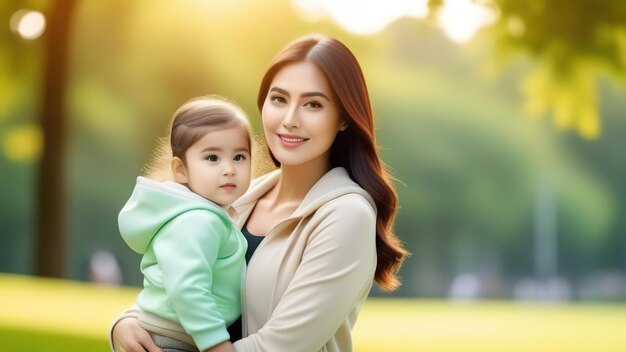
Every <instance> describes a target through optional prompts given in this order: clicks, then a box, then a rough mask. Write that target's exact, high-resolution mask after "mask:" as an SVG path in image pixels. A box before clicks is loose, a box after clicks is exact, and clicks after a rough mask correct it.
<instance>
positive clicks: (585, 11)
mask: <svg viewBox="0 0 626 352" xmlns="http://www.w3.org/2000/svg"><path fill="white" fill-rule="evenodd" d="M492 1H493V2H489V1H488V2H487V3H486V4H487V5H489V4H491V5H494V4H495V5H496V6H493V7H494V8H495V9H496V12H498V13H499V16H498V19H497V21H496V22H495V23H494V24H493V25H492V26H489V27H487V28H486V30H485V32H486V34H487V35H488V36H490V37H491V41H492V42H493V45H494V46H495V48H496V49H497V55H498V56H497V57H496V60H497V61H498V63H499V64H504V63H507V62H509V61H510V60H511V59H512V58H515V57H519V56H520V55H519V54H522V56H526V57H529V58H530V59H531V60H532V61H533V68H532V70H531V72H530V73H529V74H528V76H527V77H526V79H525V80H524V82H523V90H524V93H525V94H526V97H527V109H528V111H529V112H530V113H531V114H532V115H534V116H541V115H544V114H545V113H547V112H551V113H552V115H553V116H554V119H555V122H556V125H557V126H558V127H560V128H570V127H574V128H575V129H576V130H578V132H579V133H580V134H581V135H582V136H583V137H585V138H589V139H593V138H596V137H598V135H599V134H600V118H599V115H600V113H599V110H598V109H599V108H598V106H599V103H598V94H597V85H596V81H597V78H598V76H599V74H601V73H608V74H610V76H611V77H612V78H614V79H617V80H621V81H625V80H626V1H623V0H597V1H585V0H582V1H568V0H530V1H517V0H492ZM444 3H445V2H444V1H442V0H430V2H429V4H430V6H431V9H433V10H434V11H432V16H436V14H437V12H438V11H439V10H441V8H442V6H445V4H444ZM479 3H480V2H479Z"/></svg>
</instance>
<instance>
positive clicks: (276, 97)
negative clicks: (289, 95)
mask: <svg viewBox="0 0 626 352" xmlns="http://www.w3.org/2000/svg"><path fill="white" fill-rule="evenodd" d="M270 100H271V101H273V102H276V103H281V104H285V103H286V102H287V99H285V97H282V96H280V95H273V96H271V97H270Z"/></svg>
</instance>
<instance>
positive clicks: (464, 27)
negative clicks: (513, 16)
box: [438, 0, 497, 43]
mask: <svg viewBox="0 0 626 352" xmlns="http://www.w3.org/2000/svg"><path fill="white" fill-rule="evenodd" d="M438 19H439V23H440V25H441V27H442V28H443V31H444V32H445V33H446V35H447V36H448V38H450V40H452V41H454V42H457V43H465V42H468V41H469V40H470V39H472V37H473V36H474V34H476V32H477V31H478V30H479V29H480V28H481V27H484V26H488V25H490V24H492V23H493V22H495V20H496V19H497V12H496V11H495V9H494V8H493V7H492V6H486V5H485V4H479V3H478V2H476V1H472V0H445V2H444V5H443V8H442V9H441V10H440V12H439V16H438Z"/></svg>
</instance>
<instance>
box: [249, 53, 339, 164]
mask: <svg viewBox="0 0 626 352" xmlns="http://www.w3.org/2000/svg"><path fill="white" fill-rule="evenodd" d="M261 115H262V119H263V130H264V132H265V137H266V139H267V144H268V146H269V148H270V150H271V151H272V154H274V157H275V158H276V159H277V160H278V161H279V162H280V163H281V165H282V166H296V165H303V164H311V166H312V167H322V168H328V166H329V160H330V159H329V153H330V147H331V145H332V144H333V141H334V140H335V136H336V135H337V132H339V131H343V130H344V129H345V128H346V126H347V124H346V123H345V121H343V120H342V119H341V116H340V105H339V101H337V98H336V97H335V94H334V92H333V90H332V88H331V87H330V84H329V83H328V81H327V80H326V77H325V76H324V74H323V73H322V71H321V70H320V69H319V68H318V67H317V66H316V65H315V64H313V63H311V62H308V61H302V62H297V63H292V64H289V65H287V66H285V67H283V68H282V69H280V70H279V71H278V72H277V73H276V75H275V76H274V79H273V80H272V82H271V84H270V87H269V91H268V93H267V97H266V98H265V102H264V103H263V109H262V111H261Z"/></svg>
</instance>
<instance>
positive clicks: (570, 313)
mask: <svg viewBox="0 0 626 352" xmlns="http://www.w3.org/2000/svg"><path fill="white" fill-rule="evenodd" d="M138 291H139V290H138V289H137V288H110V287H102V286H95V285H91V284H87V283H79V282H73V281H63V280H52V279H41V278H33V277H28V276H17V275H7V274H0V305H1V308H0V341H2V349H3V350H8V351H42V350H45V351H56V350H59V351H60V350H63V351H106V350H107V349H108V342H107V336H108V329H109V326H110V323H111V321H112V320H113V318H114V317H115V316H116V315H117V314H119V312H121V311H122V310H123V309H125V308H127V307H128V306H130V305H131V304H132V303H133V302H134V300H135V297H136V295H137V293H138ZM320 324H323V322H320ZM354 341H355V351H356V352H374V351H376V352H379V351H397V352H401V351H429V352H438V351H446V352H451V351H464V352H472V351H476V352H478V351H480V352H491V351H507V352H518V351H519V352H522V351H524V352H530V351H533V352H534V351H568V352H576V351H590V350H592V351H594V352H620V351H626V304H561V305H536V304H535V305H531V304H520V303H512V302H493V301H489V302H479V303H473V304H459V303H451V302H447V301H434V300H433V301H431V300H417V299H393V300H392V299H374V298H372V299H369V300H368V301H367V302H366V304H365V305H364V306H363V310H362V313H361V316H360V318H359V321H358V322H357V325H356V327H355V328H354Z"/></svg>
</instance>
